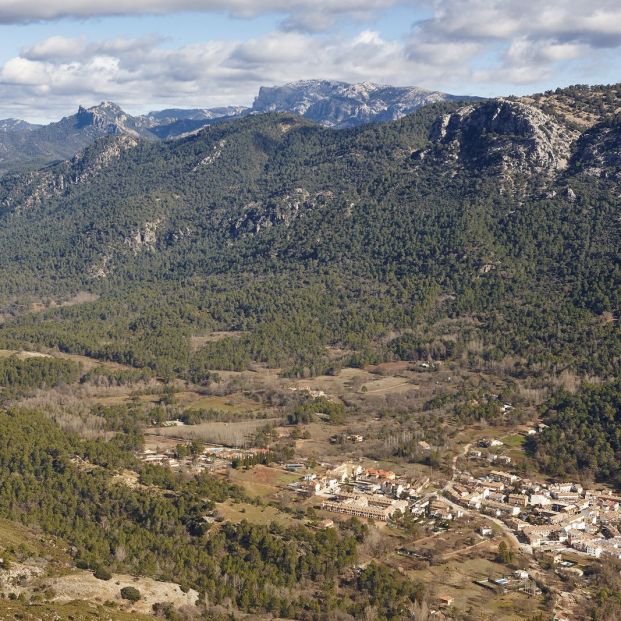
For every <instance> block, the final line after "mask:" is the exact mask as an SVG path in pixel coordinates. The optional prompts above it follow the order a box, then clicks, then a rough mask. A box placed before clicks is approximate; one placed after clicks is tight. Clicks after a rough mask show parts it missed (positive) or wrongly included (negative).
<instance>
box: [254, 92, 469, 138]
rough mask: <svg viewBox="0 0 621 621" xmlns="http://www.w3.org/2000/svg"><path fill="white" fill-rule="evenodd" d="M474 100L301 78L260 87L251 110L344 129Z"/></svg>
mask: <svg viewBox="0 0 621 621" xmlns="http://www.w3.org/2000/svg"><path fill="white" fill-rule="evenodd" d="M474 99H477V98H473V97H464V96H458V95H448V94H446V93H441V92H439V91H430V90H426V89H423V88H419V87H416V86H406V87H396V86H387V85H382V84H374V83H373V82H362V83H359V84H349V83H347V82H335V81H329V80H302V81H299V82H292V83H289V84H285V85H284V86H272V87H267V86H263V87H261V88H260V90H259V95H258V96H257V98H256V99H255V100H254V104H253V106H252V111H253V112H256V113H262V112H293V113H295V114H299V115H300V116H304V117H306V118H308V119H311V120H313V121H316V122H318V123H321V124H322V125H326V126H328V127H335V128H345V127H355V126H357V125H363V124H366V123H372V122H380V121H396V120H398V119H400V118H402V117H404V116H405V115H407V114H410V113H411V112H414V111H415V110H417V109H418V108H420V107H422V106H426V105H428V104H432V103H438V102H440V101H471V100H474Z"/></svg>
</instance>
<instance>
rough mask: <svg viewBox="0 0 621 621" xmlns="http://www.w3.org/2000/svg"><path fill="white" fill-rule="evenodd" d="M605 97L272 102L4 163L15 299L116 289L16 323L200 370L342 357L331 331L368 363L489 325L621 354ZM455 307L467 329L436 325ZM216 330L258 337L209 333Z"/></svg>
mask: <svg viewBox="0 0 621 621" xmlns="http://www.w3.org/2000/svg"><path fill="white" fill-rule="evenodd" d="M579 92H582V91H579ZM612 92H613V95H612V97H613V100H614V98H616V101H618V94H617V93H616V91H615V90H614V89H612ZM601 94H602V97H604V92H603V91H602V92H601ZM608 95H609V93H608V92H606V93H605V96H606V97H608ZM559 97H560V96H559ZM563 97H564V99H563V101H564V104H563V105H567V100H568V98H570V97H571V93H565V94H563ZM575 99H576V101H578V99H579V98H578V97H577V96H576V97H575ZM581 105H582V104H581ZM544 108H545V109H544ZM593 109H594V110H595V111H594V112H593V114H594V115H595V113H596V112H597V114H598V115H599V116H598V117H597V122H592V123H590V124H588V126H587V125H583V126H580V125H579V124H576V123H573V122H569V121H568V119H567V118H566V116H565V115H563V114H561V113H559V112H558V111H557V110H556V109H554V108H553V107H551V106H549V105H548V107H547V108H546V107H545V106H543V105H537V102H536V101H534V100H533V101H532V102H530V103H527V102H525V101H514V100H493V101H488V102H481V103H478V102H473V103H471V104H468V105H466V106H460V105H459V104H456V103H439V104H435V105H432V106H427V107H425V108H422V109H421V110H419V111H418V112H416V113H415V114H413V115H410V116H408V117H406V118H404V119H401V120H399V121H396V122H392V123H387V124H381V125H370V126H365V127H363V128H360V129H356V130H348V131H337V132H335V131H332V130H328V129H325V128H323V127H321V126H318V125H316V124H313V123H311V122H309V121H307V120H305V119H302V118H300V117H299V116H292V115H287V114H265V115H259V116H249V117H247V118H244V119H241V120H237V121H234V122H227V123H221V124H218V125H214V126H210V127H207V128H205V129H204V130H202V131H200V132H198V133H196V134H194V135H191V136H189V137H186V138H183V139H180V140H176V141H167V142H153V141H149V140H146V141H145V140H141V139H140V138H139V137H136V136H129V135H122V136H111V137H108V138H106V139H104V140H102V141H99V142H97V143H96V144H95V145H93V146H91V147H89V148H87V149H86V150H85V151H84V152H83V153H81V154H80V155H79V156H77V157H75V158H74V159H73V160H71V161H68V162H65V163H63V164H60V165H57V166H54V167H50V168H47V169H45V170H42V171H39V172H36V173H30V174H27V175H21V176H12V177H8V178H6V179H5V180H4V182H3V184H2V187H1V189H0V204H1V205H2V215H1V225H0V265H1V267H2V270H3V275H4V279H3V285H2V296H3V299H4V301H5V310H6V312H8V313H9V314H11V313H12V314H19V313H20V312H21V311H20V309H21V308H23V307H22V306H20V304H23V303H24V302H27V301H33V300H34V301H41V300H44V301H45V299H46V298H47V299H48V300H49V299H50V298H54V299H56V300H57V301H58V299H59V298H69V297H71V296H73V295H74V294H75V293H76V292H77V291H80V290H88V291H91V292H92V293H94V294H96V295H99V296H101V297H100V299H99V300H97V301H95V302H89V303H86V304H83V305H80V306H76V307H72V308H66V309H62V310H52V311H48V312H47V313H43V314H40V315H37V316H36V317H35V316H29V317H26V318H21V319H19V320H18V321H17V322H13V323H9V324H7V326H6V327H5V329H4V331H3V336H4V338H5V339H13V338H19V339H27V340H31V341H33V342H35V343H44V344H46V345H52V346H59V347H61V348H63V349H66V350H71V351H76V352H78V353H88V354H90V355H94V356H97V357H103V358H111V359H114V360H118V361H122V362H126V363H129V364H135V365H138V366H141V365H149V366H152V367H154V368H156V369H158V370H159V371H161V372H166V371H167V370H168V371H171V370H175V371H178V372H182V373H186V374H188V375H190V376H192V378H193V379H195V380H197V381H198V380H200V379H201V377H204V376H205V374H206V373H207V369H210V368H243V367H244V366H247V365H248V364H249V363H250V361H251V360H258V361H263V362H269V363H270V364H273V365H276V366H285V367H290V368H292V369H293V370H295V369H297V370H298V371H299V372H301V371H300V370H302V369H304V368H306V369H309V368H313V369H315V370H317V369H321V368H326V366H329V365H331V364H334V360H332V359H331V358H330V359H328V356H327V354H326V351H327V350H326V347H327V346H333V347H338V348H340V349H341V350H342V351H344V352H349V353H346V354H344V355H346V356H349V358H348V359H347V362H349V363H352V362H353V363H356V362H357V363H360V361H363V360H381V359H390V358H391V357H394V356H401V357H406V358H410V359H411V358H413V357H414V358H415V357H427V356H432V355H433V356H467V355H468V351H469V350H470V349H471V343H472V342H474V341H476V342H480V340H481V339H482V340H483V342H484V348H483V349H484V351H483V353H482V355H483V356H486V357H490V358H491V359H502V358H503V357H504V356H506V355H509V354H511V355H516V356H517V357H516V358H515V359H514V360H513V362H512V363H511V364H512V365H515V372H525V371H524V370H525V369H528V368H531V370H532V369H534V368H535V367H536V365H541V364H543V365H545V366H547V367H549V368H555V369H562V368H565V367H574V368H578V369H580V370H582V371H589V372H597V373H603V374H610V373H613V372H615V370H616V369H617V368H618V365H619V356H620V355H621V352H620V351H619V349H620V345H619V343H620V339H619V331H618V322H617V321H616V319H617V317H618V313H619V292H620V291H621V287H620V286H619V280H620V275H621V266H620V260H619V259H620V257H619V248H621V239H620V237H621V235H620V228H619V215H620V214H619V201H618V179H619V173H620V170H621V166H620V158H619V154H620V153H621V146H620V145H621V142H620V140H621V134H620V133H619V127H620V124H619V117H618V115H617V116H615V114H614V113H613V112H609V111H607V110H606V109H604V110H603V111H602V110H601V109H595V107H593ZM442 318H451V319H452V320H453V321H457V322H458V323H457V324H456V325H457V328H456V332H451V333H450V334H444V333H442V332H441V331H440V332H438V331H434V330H435V329H434V328H433V326H435V325H439V324H437V322H438V321H439V320H441V319H442ZM459 322H462V323H463V327H459V325H460V324H459ZM213 329H224V330H242V331H244V332H245V336H244V337H243V338H241V339H224V340H222V341H219V342H218V343H211V344H208V345H207V346H205V347H204V348H203V349H201V350H199V351H198V352H192V350H191V348H190V336H192V335H194V334H200V333H204V332H206V331H209V330H213ZM477 347H478V346H477ZM479 353H481V352H479ZM344 361H345V360H341V362H344ZM337 362H338V361H337Z"/></svg>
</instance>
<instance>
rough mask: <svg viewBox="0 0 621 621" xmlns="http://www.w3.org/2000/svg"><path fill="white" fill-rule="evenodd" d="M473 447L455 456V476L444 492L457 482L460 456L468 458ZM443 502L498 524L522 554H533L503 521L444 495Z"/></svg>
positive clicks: (453, 475) (444, 488)
mask: <svg viewBox="0 0 621 621" xmlns="http://www.w3.org/2000/svg"><path fill="white" fill-rule="evenodd" d="M471 446H472V444H470V443H469V444H466V446H464V450H463V453H462V454H461V455H460V454H459V453H458V454H457V455H455V456H454V457H453V460H452V462H451V468H452V470H453V474H452V476H451V479H450V480H449V481H447V482H446V485H445V486H444V487H443V488H442V490H441V491H442V492H443V493H444V492H446V491H447V490H448V488H449V487H450V486H451V484H452V483H453V481H454V480H455V476H456V475H457V472H458V470H457V460H458V459H459V457H460V456H464V457H465V456H466V455H467V454H468V451H469V450H470V447H471ZM443 500H444V502H446V503H448V504H449V505H450V506H451V507H452V508H453V509H454V510H457V509H459V510H460V511H463V513H464V515H470V516H471V515H473V514H474V515H478V516H480V517H482V518H483V519H485V520H489V521H490V522H493V523H494V524H496V526H499V527H500V529H501V530H502V532H503V533H504V535H506V537H507V538H508V539H509V540H510V541H511V543H512V544H513V545H514V546H515V547H516V548H518V549H519V550H522V552H525V553H526V554H532V553H533V549H532V547H531V546H530V545H528V544H525V543H522V542H521V541H520V540H519V539H518V538H517V537H516V536H515V533H514V532H513V531H512V530H511V529H510V528H509V527H508V526H507V525H506V524H505V523H504V522H503V521H502V520H499V519H498V518H495V517H492V516H491V515H485V514H484V513H480V512H479V511H476V512H473V511H471V510H469V509H466V508H465V507H462V506H461V505H458V504H456V503H454V502H453V501H451V500H449V499H448V498H446V497H445V496H444V494H443Z"/></svg>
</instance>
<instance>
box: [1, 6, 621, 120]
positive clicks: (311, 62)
mask: <svg viewBox="0 0 621 621" xmlns="http://www.w3.org/2000/svg"><path fill="white" fill-rule="evenodd" d="M397 4H403V5H407V6H410V7H411V8H418V9H425V10H426V11H427V12H428V15H429V17H428V18H427V19H425V20H422V21H419V22H417V23H415V24H413V25H412V28H411V30H410V32H409V33H408V34H407V35H406V36H405V37H404V38H403V39H398V38H397V39H388V38H387V37H385V36H383V35H382V34H380V33H379V32H377V31H376V29H374V28H372V27H369V24H368V23H366V24H365V25H364V26H361V28H364V29H362V30H361V31H360V32H359V33H358V34H353V35H345V34H344V31H339V30H338V29H334V28H331V26H332V25H333V24H334V23H335V20H336V21H338V20H339V19H340V18H342V17H347V18H353V19H361V20H365V19H366V20H370V16H372V15H373V14H374V11H378V10H381V9H383V8H389V7H391V6H394V5H397ZM93 7H95V8H93ZM102 7H104V3H92V2H91V3H86V2H85V1H84V0H63V1H61V0H50V1H48V2H40V1H39V0H36V1H35V0H19V1H18V0H0V23H1V22H2V21H5V22H10V21H20V20H21V21H27V20H34V19H55V18H59V17H61V16H63V15H66V16H73V17H88V16H93V15H98V14H110V13H112V14H117V13H118V14H126V13H141V12H153V13H158V12H167V11H179V10H204V11H222V12H228V13H230V14H234V15H237V16H244V17H252V16H254V15H257V14H259V13H264V12H267V11H277V12H279V14H281V15H282V16H283V19H284V22H283V24H281V28H280V29H279V30H275V31H274V32H271V33H269V34H266V35H263V36H260V37H254V38H249V39H247V40H245V41H237V42H235V41H230V40H221V41H220V40H211V41H206V42H203V43H196V44H192V45H185V46H182V47H177V48H171V47H169V46H164V45H163V43H164V41H163V40H162V39H161V38H160V37H158V36H155V35H154V36H151V37H142V38H131V37H130V38H127V37H117V38H109V39H105V40H100V41H93V40H88V39H86V38H85V37H77V38H67V37H62V36H55V37H51V38H49V39H46V40H44V41H40V42H38V43H36V44H34V45H30V46H28V47H25V48H23V49H22V50H21V51H20V52H19V55H18V56H17V57H15V58H13V59H11V60H9V61H7V62H6V63H5V64H4V66H3V67H0V102H1V103H0V107H1V108H2V112H1V113H0V116H4V115H8V114H12V113H14V114H16V115H20V116H27V117H32V116H33V115H39V116H46V117H48V118H49V117H53V116H56V115H57V113H58V112H67V111H68V110H71V109H72V108H74V107H75V106H76V105H77V103H84V104H92V103H96V102H97V101H99V100H101V99H114V100H117V101H118V102H119V103H121V104H123V105H125V106H127V107H128V109H129V110H130V111H133V112H137V111H139V110H144V109H145V107H148V106H152V107H156V106H163V105H171V106H172V105H174V106H177V105H183V106H216V105H223V104H229V103H236V104H239V103H245V104H249V103H251V101H252V98H253V96H254V95H255V94H256V92H257V90H258V88H259V87H260V86H262V85H270V84H279V83H284V82H288V81H294V80H298V79H303V78H324V79H336V80H344V81H351V82H357V81H365V80H371V81H376V82H382V83H392V84H401V85H408V84H410V85H419V86H423V87H427V88H435V89H441V90H447V91H449V92H457V93H459V92H461V93H466V94H477V91H479V92H480V91H481V90H482V89H490V90H492V89H493V91H495V93H496V94H501V93H508V92H511V91H512V90H515V88H517V89H518V90H520V89H521V91H522V92H524V90H526V89H528V88H529V87H530V86H532V87H533V88H536V87H537V86H541V85H543V84H546V85H547V86H546V88H547V87H549V86H556V85H557V84H556V83H554V82H555V79H556V80H557V81H558V76H559V75H561V74H562V75H564V76H568V77H566V79H565V82H566V81H567V80H569V79H571V80H573V81H574V82H585V81H589V80H598V79H599V78H598V77H597V76H594V75H593V72H592V67H593V66H596V65H597V62H598V61H599V60H601V59H602V58H604V59H605V58H606V55H611V56H612V55H613V54H614V53H615V50H616V49H617V48H619V47H621V0H521V2H519V3H518V2H516V1H515V0H314V2H310V0H264V1H262V2H258V1H257V0H136V1H132V2H127V1H126V0H124V1H123V2H121V1H120V0H109V2H108V3H107V4H106V5H105V8H102ZM301 27H304V28H305V30H304V29H302V28H301ZM323 29H325V30H323ZM322 30H323V31H322ZM608 64H610V63H608ZM582 67H588V68H589V72H587V71H586V70H582V69H581V68H582ZM581 71H582V73H581ZM603 74H605V75H608V73H606V72H603ZM42 94H44V95H45V97H41V95H42ZM21 108H23V109H25V110H27V112H26V113H21V114H20V109H21Z"/></svg>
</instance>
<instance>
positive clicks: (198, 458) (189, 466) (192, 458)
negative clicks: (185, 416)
mask: <svg viewBox="0 0 621 621" xmlns="http://www.w3.org/2000/svg"><path fill="white" fill-rule="evenodd" d="M266 452H267V449H264V448H251V449H232V448H228V447H225V446H206V447H204V448H203V450H202V452H201V453H199V454H198V455H187V456H184V457H179V456H178V455H177V450H176V448H173V447H169V448H166V449H160V448H158V449H151V448H147V449H145V450H143V451H141V452H139V453H138V458H139V459H140V460H141V461H143V462H145V463H148V464H158V465H161V466H167V467H168V468H172V469H173V470H179V471H184V472H190V473H199V472H202V471H203V470H205V469H207V468H211V469H214V468H220V467H226V466H230V465H231V463H232V462H233V460H235V459H244V458H245V457H251V456H255V455H258V454H260V453H266Z"/></svg>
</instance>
